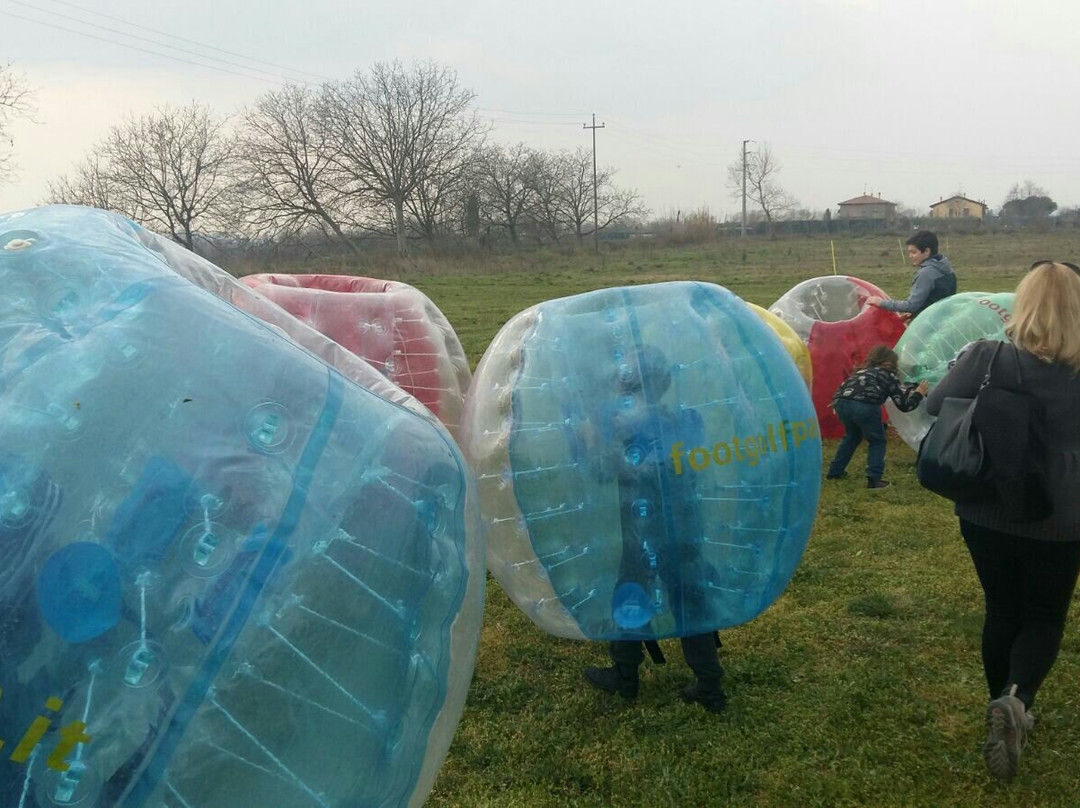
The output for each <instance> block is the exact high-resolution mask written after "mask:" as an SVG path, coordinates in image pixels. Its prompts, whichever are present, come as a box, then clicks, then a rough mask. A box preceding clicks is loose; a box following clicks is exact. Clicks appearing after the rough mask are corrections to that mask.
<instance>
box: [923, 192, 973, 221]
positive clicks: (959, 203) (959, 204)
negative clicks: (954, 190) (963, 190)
mask: <svg viewBox="0 0 1080 808" xmlns="http://www.w3.org/2000/svg"><path fill="white" fill-rule="evenodd" d="M930 215H931V216H933V217H934V218H935V219H960V218H965V217H968V218H972V219H981V218H983V217H984V216H985V215H986V204H985V203H984V202H976V201H975V200H974V199H968V198H967V197H966V196H961V195H960V194H956V195H955V196H950V197H949V198H948V199H942V200H941V201H940V202H935V203H934V204H933V205H931V206H930Z"/></svg>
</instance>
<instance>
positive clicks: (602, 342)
mask: <svg viewBox="0 0 1080 808" xmlns="http://www.w3.org/2000/svg"><path fill="white" fill-rule="evenodd" d="M462 435H463V447H464V448H465V451H466V454H467V455H468V456H469V458H470V462H471V464H472V465H473V466H474V468H475V469H476V471H477V473H478V475H479V489H480V496H481V503H482V509H483V512H484V519H485V521H486V523H487V528H488V547H489V552H488V567H489V569H490V570H491V571H492V573H493V574H494V575H495V577H496V578H497V579H498V580H499V583H500V584H502V586H503V588H504V589H505V590H506V592H507V594H508V595H509V596H510V597H511V598H512V599H513V601H514V602H515V603H516V604H517V605H518V606H519V607H520V608H521V609H522V610H523V611H524V612H525V613H526V614H527V615H528V616H529V617H530V618H531V619H532V620H533V621H534V622H536V623H537V625H539V626H540V627H541V628H543V629H545V630H546V631H549V632H551V633H553V634H556V635H558V636H562V637H576V638H588V639H593V640H617V639H650V638H661V637H674V636H689V635H694V634H700V633H703V632H708V631H712V630H714V629H718V628H723V627H726V626H731V625H735V624H737V623H742V622H745V621H747V620H750V619H751V618H753V617H754V616H755V615H757V614H759V613H760V612H761V611H762V610H763V609H765V608H766V607H767V606H768V605H769V604H770V603H771V602H772V601H773V600H774V599H775V598H776V597H777V596H779V594H780V593H781V592H782V591H783V589H784V587H785V585H786V584H787V581H788V580H789V579H790V578H791V575H792V574H793V573H794V571H795V567H796V565H797V564H798V562H799V559H800V557H801V555H802V551H803V548H804V547H805V545H806V541H807V538H808V536H809V534H810V528H811V526H812V524H813V520H814V514H815V510H816V507H817V500H818V494H819V488H820V482H819V474H820V468H821V441H820V437H819V434H818V429H817V422H816V420H815V418H814V411H813V405H812V402H811V400H810V396H809V394H808V392H807V389H806V385H805V384H804V382H803V380H802V377H800V376H799V373H798V371H797V370H796V368H795V365H794V363H793V362H792V361H791V358H790V357H789V356H788V354H787V352H786V351H785V350H784V346H783V344H782V343H781V342H780V340H779V339H778V338H777V336H776V335H775V334H774V333H773V332H772V331H771V330H770V329H769V328H768V326H766V325H765V324H764V323H763V322H762V320H761V319H760V318H759V317H758V316H757V315H755V314H754V313H753V311H751V310H750V308H749V307H748V306H747V305H746V304H745V303H743V301H741V300H739V299H738V298H737V297H735V296H734V295H733V294H731V293H730V292H728V291H727V290H726V289H724V288H722V287H719V286H715V285H712V284H704V283H688V282H682V283H663V284H655V285H648V286H637V287H629V288H621V289H605V290H601V291H597V292H591V293H588V294H583V295H578V296H575V297H568V298H563V299H560V300H552V301H549V302H546V303H542V304H540V305H538V306H534V307H532V308H530V309H527V310H525V311H523V312H521V313H520V314H518V315H516V316H514V317H513V318H512V319H511V320H510V321H509V322H508V323H507V324H506V325H505V326H504V327H503V329H502V330H501V331H500V332H499V334H498V335H497V336H496V338H495V340H494V341H493V342H492V344H491V346H490V347H489V348H488V350H487V352H486V353H485V355H484V358H483V359H482V360H481V362H480V364H479V366H478V367H477V371H476V374H475V376H474V377H473V383H472V386H471V387H470V391H469V394H468V396H467V398H466V405H465V418H464V421H463V430H462Z"/></svg>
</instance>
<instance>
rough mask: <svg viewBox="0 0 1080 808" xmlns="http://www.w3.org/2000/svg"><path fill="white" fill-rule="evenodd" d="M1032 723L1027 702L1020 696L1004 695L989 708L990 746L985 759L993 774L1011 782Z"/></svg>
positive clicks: (987, 740) (984, 747) (988, 741)
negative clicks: (1026, 706) (1025, 704)
mask: <svg viewBox="0 0 1080 808" xmlns="http://www.w3.org/2000/svg"><path fill="white" fill-rule="evenodd" d="M1033 723H1034V721H1031V720H1029V718H1028V715H1027V710H1026V709H1025V708H1024V702H1022V701H1020V699H1018V698H1016V696H1001V697H1000V698H997V699H994V700H993V701H992V702H990V703H989V704H988V705H986V728H987V730H988V732H987V735H986V743H984V744H983V759H984V760H985V761H986V768H987V769H988V770H989V771H990V774H992V775H994V777H997V778H999V779H1001V780H1011V779H1012V778H1013V777H1015V776H1016V770H1017V768H1018V767H1019V765H1020V751H1021V750H1022V749H1023V748H1024V744H1025V743H1026V742H1027V732H1028V729H1029V728H1030V726H1031V725H1032V724H1033Z"/></svg>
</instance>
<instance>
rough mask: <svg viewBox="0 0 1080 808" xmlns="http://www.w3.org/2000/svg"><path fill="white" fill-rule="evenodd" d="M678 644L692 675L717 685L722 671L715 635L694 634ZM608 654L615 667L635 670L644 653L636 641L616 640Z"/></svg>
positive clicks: (639, 643)
mask: <svg viewBox="0 0 1080 808" xmlns="http://www.w3.org/2000/svg"><path fill="white" fill-rule="evenodd" d="M680 642H681V643H682V652H683V657H685V659H686V664H687V665H689V666H690V670H692V671H693V672H694V675H695V676H697V678H698V679H701V680H702V681H704V682H708V683H719V681H720V679H721V678H723V676H724V669H723V668H721V667H720V658H719V656H718V655H717V653H716V635H715V634H712V633H709V634H695V635H694V636H692V637H682V638H680ZM608 653H609V654H610V655H611V661H612V662H614V663H615V664H616V665H631V666H633V667H635V668H636V667H637V666H638V665H640V664H641V663H642V661H643V660H644V659H645V652H644V651H643V650H642V645H641V642H640V641H638V640H616V641H615V642H612V643H609V645H608Z"/></svg>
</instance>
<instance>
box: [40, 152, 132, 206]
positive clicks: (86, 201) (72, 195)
mask: <svg viewBox="0 0 1080 808" xmlns="http://www.w3.org/2000/svg"><path fill="white" fill-rule="evenodd" d="M45 201H46V203H47V204H49V205H86V206H87V207H91V208H103V209H104V210H112V211H116V212H117V213H122V214H123V215H125V216H127V217H128V218H129V219H135V220H136V221H138V220H140V219H141V218H142V217H141V215H140V212H139V211H137V210H134V209H129V208H128V207H127V205H128V203H129V201H130V200H129V198H128V196H127V195H126V194H124V193H123V190H122V189H121V188H120V187H119V186H118V185H117V184H116V183H114V182H113V179H112V177H110V176H109V171H108V166H107V164H106V161H105V158H104V156H103V155H102V152H101V148H100V147H98V148H97V149H95V150H93V151H91V152H90V153H89V154H88V155H87V156H86V159H85V160H83V162H82V163H80V164H79V165H78V166H76V168H75V171H74V173H73V174H72V175H71V176H69V175H67V174H62V175H60V177H58V178H57V179H56V180H55V181H53V182H50V183H49V194H48V196H47V198H46V200H45Z"/></svg>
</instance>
